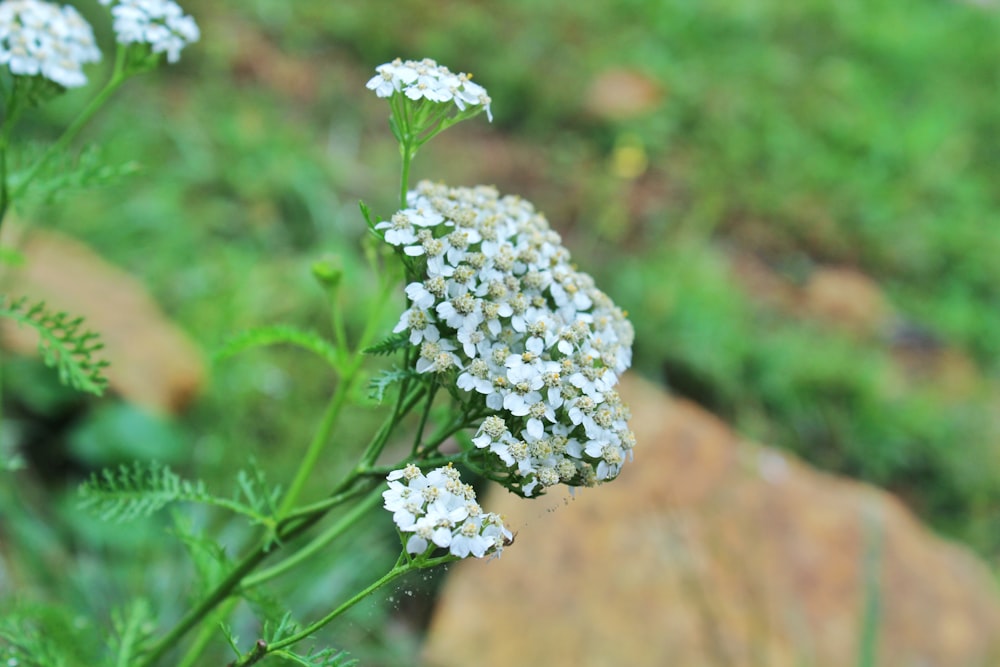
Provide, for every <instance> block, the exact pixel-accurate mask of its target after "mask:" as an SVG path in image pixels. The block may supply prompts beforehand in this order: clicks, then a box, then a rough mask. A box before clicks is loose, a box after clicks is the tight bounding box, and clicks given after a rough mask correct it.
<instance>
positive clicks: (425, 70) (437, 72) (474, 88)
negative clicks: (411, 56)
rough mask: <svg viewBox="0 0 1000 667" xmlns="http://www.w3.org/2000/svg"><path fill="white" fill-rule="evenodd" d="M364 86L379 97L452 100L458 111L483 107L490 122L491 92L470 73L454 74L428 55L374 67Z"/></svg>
mask: <svg viewBox="0 0 1000 667" xmlns="http://www.w3.org/2000/svg"><path fill="white" fill-rule="evenodd" d="M365 86H366V87H367V88H368V89H369V90H373V91H375V94H376V95H377V96H378V97H392V96H393V95H395V94H396V93H401V94H403V95H405V96H406V97H407V98H409V99H411V100H413V101H414V102H420V101H421V100H427V101H429V102H431V103H434V104H447V103H449V102H454V104H455V106H456V107H458V110H459V111H465V110H466V109H467V108H469V107H482V108H483V110H484V111H485V112H486V116H487V118H489V120H490V122H493V113H492V111H491V110H490V103H491V100H490V96H489V95H487V94H486V89H485V88H483V87H482V86H480V85H479V84H477V83H473V82H472V81H471V75H468V74H464V73H460V74H454V73H452V72H451V71H450V70H449V69H448V68H447V67H445V66H443V65H438V64H437V63H436V62H435V61H433V60H431V59H430V58H425V59H423V60H406V61H404V60H402V59H400V58H396V59H395V60H393V61H392V62H390V63H385V64H383V65H379V66H378V67H376V68H375V76H373V77H372V78H371V79H369V80H368V83H367V84H365Z"/></svg>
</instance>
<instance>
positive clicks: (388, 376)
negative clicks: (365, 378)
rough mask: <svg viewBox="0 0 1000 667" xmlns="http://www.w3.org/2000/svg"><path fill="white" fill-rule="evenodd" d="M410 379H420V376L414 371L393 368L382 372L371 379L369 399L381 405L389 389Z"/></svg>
mask: <svg viewBox="0 0 1000 667" xmlns="http://www.w3.org/2000/svg"><path fill="white" fill-rule="evenodd" d="M408 377H418V375H417V373H416V372H415V371H413V369H409V368H406V369H401V368H393V369H390V370H387V371H381V372H380V373H378V374H377V375H375V377H373V378H372V379H371V382H369V383H368V398H370V399H372V400H373V401H376V402H378V403H381V402H382V399H384V398H385V392H386V391H388V390H389V387H391V386H392V385H394V384H396V383H397V382H402V381H403V380H405V379H406V378H408Z"/></svg>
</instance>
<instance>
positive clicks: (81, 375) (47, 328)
mask: <svg viewBox="0 0 1000 667" xmlns="http://www.w3.org/2000/svg"><path fill="white" fill-rule="evenodd" d="M0 317H8V318H10V319H12V320H14V321H15V322H17V323H18V324H20V325H22V326H27V327H31V328H32V329H34V330H35V331H37V332H38V351H39V353H40V354H41V355H42V359H43V360H44V361H45V364H46V365H47V366H49V367H50V368H56V369H57V370H58V371H59V381H60V382H62V383H63V384H67V385H70V386H72V387H73V388H75V389H78V390H80V391H85V392H88V393H91V394H96V395H97V396H100V395H102V394H103V393H104V389H105V387H107V384H108V381H107V378H105V377H104V375H103V370H104V369H105V368H106V367H107V366H108V363H107V362H106V361H103V360H101V359H99V358H97V356H96V355H97V353H98V352H99V351H100V350H101V349H102V348H103V347H104V344H103V343H101V342H100V338H99V337H98V335H97V334H96V333H94V332H92V331H87V330H86V329H84V328H83V318H82V317H77V318H71V317H70V316H69V315H67V314H66V313H63V312H53V311H51V310H48V309H47V308H46V307H45V303H44V302H42V301H39V302H36V303H29V302H28V299H27V298H26V297H20V298H11V297H8V296H2V295H0Z"/></svg>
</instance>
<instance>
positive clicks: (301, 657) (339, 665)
mask: <svg viewBox="0 0 1000 667" xmlns="http://www.w3.org/2000/svg"><path fill="white" fill-rule="evenodd" d="M299 630H300V628H299V626H298V624H297V623H295V621H293V620H292V617H291V614H285V615H284V616H282V617H281V619H280V620H279V621H278V623H277V624H265V625H264V637H265V640H264V641H265V642H266V643H267V644H274V643H275V642H278V641H281V640H282V639H285V638H286V637H289V636H291V635H293V634H295V633H296V632H298V631H299ZM270 655H273V656H274V657H276V658H281V659H282V661H283V662H285V663H286V664H293V665H304V666H305V667H353V666H354V665H357V664H358V661H357V660H356V659H353V658H352V657H351V655H350V654H349V653H347V652H346V651H339V650H337V649H333V648H326V649H323V650H320V651H309V653H307V654H300V653H296V652H294V651H291V650H288V649H280V650H278V651H275V652H274V653H272V654H270Z"/></svg>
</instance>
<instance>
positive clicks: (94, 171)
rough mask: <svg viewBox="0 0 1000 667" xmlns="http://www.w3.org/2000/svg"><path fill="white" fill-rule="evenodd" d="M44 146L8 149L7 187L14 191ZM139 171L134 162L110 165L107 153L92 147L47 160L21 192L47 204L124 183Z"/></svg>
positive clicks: (19, 145)
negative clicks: (8, 185) (9, 176)
mask: <svg viewBox="0 0 1000 667" xmlns="http://www.w3.org/2000/svg"><path fill="white" fill-rule="evenodd" d="M45 148H46V146H44V145H40V144H32V143H27V144H19V143H15V144H13V145H12V146H11V149H12V150H11V153H12V154H11V156H10V159H11V164H12V172H11V186H12V188H17V187H18V185H19V183H20V182H21V181H22V180H23V176H25V175H26V173H27V172H28V171H29V170H30V167H31V166H32V165H34V164H35V163H36V162H38V160H39V159H40V158H41V157H42V155H43V154H44V152H45ZM139 170H140V166H139V163H138V162H135V161H127V162H124V163H121V164H112V163H111V161H110V160H109V157H108V155H107V150H106V149H104V148H103V147H102V146H100V145H97V144H94V145H91V146H88V147H86V148H85V149H84V150H82V151H80V153H79V154H78V155H73V154H72V153H64V154H61V155H57V156H55V157H54V158H53V159H50V160H48V161H47V162H46V163H45V164H44V166H43V167H42V169H41V170H40V171H39V172H38V173H37V174H36V175H35V177H34V178H33V179H32V180H31V182H30V183H29V184H28V186H27V187H26V189H25V191H24V195H25V196H27V197H30V198H31V199H34V200H36V201H42V202H48V203H51V202H53V201H56V200H60V199H66V198H69V197H72V196H73V195H75V194H78V193H79V192H80V191H81V190H88V189H93V188H99V187H107V186H111V185H114V184H117V183H120V182H121V181H123V180H126V179H128V178H129V177H131V176H133V175H134V174H136V173H137V172H138V171H139Z"/></svg>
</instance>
